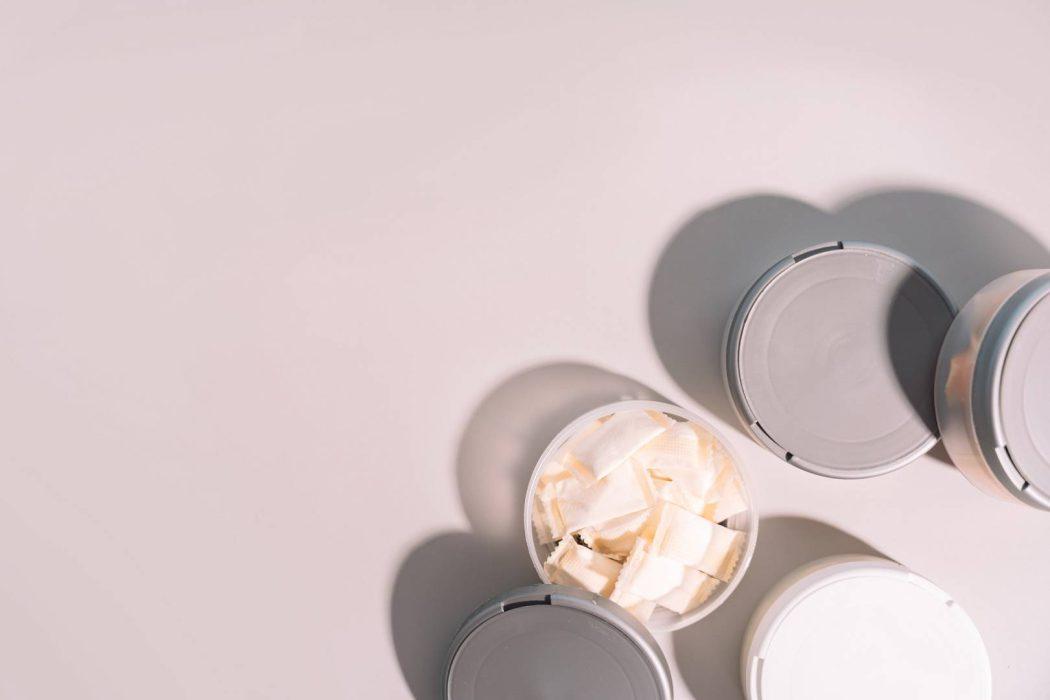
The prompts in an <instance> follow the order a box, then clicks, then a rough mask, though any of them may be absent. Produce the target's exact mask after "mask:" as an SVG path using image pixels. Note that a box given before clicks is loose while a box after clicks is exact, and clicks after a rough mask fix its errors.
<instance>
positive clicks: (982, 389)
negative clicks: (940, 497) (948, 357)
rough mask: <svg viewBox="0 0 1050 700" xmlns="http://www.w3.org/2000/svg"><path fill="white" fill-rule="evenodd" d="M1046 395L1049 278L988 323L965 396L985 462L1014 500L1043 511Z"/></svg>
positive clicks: (1028, 287) (1049, 384)
mask: <svg viewBox="0 0 1050 700" xmlns="http://www.w3.org/2000/svg"><path fill="white" fill-rule="evenodd" d="M1047 390H1050V271H1048V272H1046V273H1045V274H1042V275H1040V276H1038V277H1035V278H1034V279H1032V280H1030V281H1029V282H1027V283H1026V284H1024V285H1023V286H1022V287H1021V288H1020V289H1018V290H1017V291H1016V292H1015V293H1014V294H1013V295H1012V296H1011V297H1010V298H1009V299H1008V300H1007V301H1006V303H1004V304H1003V305H1002V307H1001V308H1000V309H999V310H998V311H997V312H996V314H995V317H994V318H993V319H992V321H991V322H990V323H989V325H988V329H987V331H986V332H985V334H984V341H983V342H982V343H981V347H980V349H979V350H978V352H977V357H976V360H975V362H974V374H973V390H972V396H971V401H972V405H973V422H974V432H975V434H976V437H977V442H978V444H979V446H980V450H981V456H982V458H983V459H984V462H985V463H986V464H987V465H988V466H989V467H990V468H991V470H992V472H993V473H994V474H995V476H996V478H997V479H998V480H999V482H1000V483H1001V484H1002V485H1003V487H1005V488H1006V489H1007V490H1008V491H1009V492H1010V493H1012V494H1013V495H1014V496H1016V497H1017V498H1018V499H1020V500H1022V501H1024V502H1025V503H1027V504H1029V505H1032V506H1035V507H1037V508H1043V509H1047V510H1050V442H1048V441H1050V433H1048V431H1047V426H1048V425H1050V393H1043V392H1046V391H1047ZM1040 394H1041V396H1040ZM1040 399H1041V400H1040Z"/></svg>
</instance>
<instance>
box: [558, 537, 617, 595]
mask: <svg viewBox="0 0 1050 700" xmlns="http://www.w3.org/2000/svg"><path fill="white" fill-rule="evenodd" d="M543 568H544V570H545V571H546V572H547V576H548V577H549V578H550V580H551V583H557V584H560V585H563V586H576V587H578V588H585V589H587V590H588V591H591V592H593V593H598V594H599V595H603V596H606V597H608V596H609V595H610V594H611V593H612V591H613V586H614V585H615V583H616V578H617V577H618V576H619V575H620V562H618V561H614V560H612V559H610V558H609V557H607V556H605V555H603V554H599V553H598V552H595V551H594V550H592V549H588V548H587V547H584V546H583V545H581V544H578V543H577V542H576V540H575V539H573V538H572V537H566V538H565V539H563V540H562V541H561V542H559V543H558V546H557V547H556V548H555V549H554V551H553V552H551V555H550V556H549V557H547V561H546V562H545V563H544V564H543Z"/></svg>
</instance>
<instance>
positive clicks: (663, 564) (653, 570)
mask: <svg viewBox="0 0 1050 700" xmlns="http://www.w3.org/2000/svg"><path fill="white" fill-rule="evenodd" d="M718 583H719V582H718V580H717V579H715V578H712V577H710V576H707V575H706V574H704V573H702V572H700V571H696V570H695V569H690V568H689V567H687V566H685V565H684V564H682V563H681V562H678V561H675V560H674V559H670V558H668V557H664V556H661V555H659V554H657V553H655V552H654V551H652V548H651V547H650V546H649V544H648V543H647V542H646V541H645V540H638V541H637V542H636V543H635V546H634V548H633V549H632V550H631V554H630V556H628V557H627V561H626V562H624V565H623V568H622V569H621V570H620V577H619V579H617V581H616V587H615V588H614V589H613V595H612V598H611V599H612V600H613V601H614V602H620V601H625V602H627V603H634V602H635V598H643V599H645V600H648V601H651V602H653V603H656V604H657V605H660V606H662V607H665V608H667V609H668V610H671V611H673V612H676V613H679V614H682V613H685V612H688V611H689V610H692V609H693V608H695V607H696V606H698V605H700V604H701V603H703V602H704V601H705V600H707V598H709V597H710V596H711V593H712V592H713V591H714V590H715V589H716V588H717V587H718ZM622 604H623V603H621V605H622ZM625 607H626V606H625Z"/></svg>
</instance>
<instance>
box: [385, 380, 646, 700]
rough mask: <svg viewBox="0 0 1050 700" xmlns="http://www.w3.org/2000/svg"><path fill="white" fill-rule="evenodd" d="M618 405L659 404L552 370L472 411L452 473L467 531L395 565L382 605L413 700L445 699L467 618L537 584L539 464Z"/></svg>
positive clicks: (507, 385) (640, 391)
mask: <svg viewBox="0 0 1050 700" xmlns="http://www.w3.org/2000/svg"><path fill="white" fill-rule="evenodd" d="M623 399H653V400H662V397H661V396H660V395H659V394H657V393H656V392H654V391H653V390H652V389H649V388H648V387H646V386H645V385H643V384H640V383H639V382H636V381H634V380H632V379H630V378H628V377H624V376H622V375H619V374H615V373H613V372H608V371H606V370H603V369H600V368H598V367H594V366H591V365H586V364H582V363H575V362H559V363H551V364H545V365H539V366H536V367H532V368H529V369H526V370H524V371H522V372H519V373H517V374H515V375H513V376H511V377H510V378H508V379H507V380H505V381H504V382H502V383H500V384H499V385H498V386H497V387H496V388H495V389H493V390H492V391H491V392H489V393H488V394H487V395H486V396H484V397H483V398H482V400H481V401H480V402H479V403H478V405H477V407H476V408H475V409H474V411H473V413H472V414H471V416H470V418H469V419H468V421H467V424H466V427H465V429H464V431H463V435H462V437H461V439H460V444H459V450H458V453H457V458H456V465H455V472H456V479H457V482H458V485H459V493H460V499H461V501H462V504H463V510H464V512H465V514H466V516H467V519H468V520H469V521H470V525H471V528H472V531H471V532H469V533H468V532H447V533H442V534H439V535H436V536H434V537H431V538H429V539H427V540H425V541H423V542H422V543H420V544H419V545H418V546H416V547H415V548H414V549H413V550H412V551H411V552H410V553H409V554H408V556H407V557H406V558H405V560H404V561H403V562H402V563H401V566H400V568H399V569H398V572H397V575H396V578H395V581H394V586H393V591H392V593H391V597H390V629H391V637H392V639H393V643H394V648H395V651H396V653H397V659H398V663H399V664H400V666H401V673H402V675H403V676H404V678H405V682H406V684H407V685H408V687H409V690H410V691H411V693H412V696H413V697H414V698H415V700H432V699H435V700H436V699H438V698H442V697H443V692H442V688H441V679H442V676H443V673H444V668H445V664H446V663H447V661H448V651H449V649H448V645H449V642H450V641H451V640H452V637H453V636H454V635H455V633H456V631H457V630H458V629H459V626H460V625H461V624H462V623H463V621H464V620H465V619H466V618H467V616H468V615H469V614H470V612H471V611H472V610H474V609H475V608H476V607H478V606H479V605H481V604H483V603H484V602H486V601H487V600H489V599H490V598H492V597H494V596H496V595H498V594H500V593H502V592H504V591H507V590H510V589H511V588H515V587H517V586H523V585H528V584H532V583H537V582H538V579H537V576H536V572H535V570H534V569H533V567H532V563H531V561H530V560H529V555H528V551H527V549H526V546H525V532H524V516H523V513H524V511H523V508H524V502H525V491H526V489H527V486H528V481H529V478H530V476H531V474H532V469H533V467H534V466H535V464H536V461H537V460H538V459H539V457H540V454H541V453H542V452H543V450H544V449H545V448H546V446H547V444H548V443H549V442H550V440H551V439H552V438H554V436H555V435H556V434H557V433H558V432H559V431H560V430H561V429H562V428H563V427H564V426H565V425H566V424H568V423H569V422H570V421H571V420H572V419H574V418H576V417H577V416H579V415H581V414H583V413H585V412H586V411H588V410H590V409H592V408H596V407H598V406H600V405H602V404H606V403H610V402H613V401H619V400H623Z"/></svg>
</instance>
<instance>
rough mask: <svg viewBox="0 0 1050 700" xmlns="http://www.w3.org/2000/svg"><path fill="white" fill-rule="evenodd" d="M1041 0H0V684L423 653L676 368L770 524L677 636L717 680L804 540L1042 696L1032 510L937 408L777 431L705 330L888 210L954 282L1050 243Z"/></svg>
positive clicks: (290, 694)
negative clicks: (901, 426) (577, 436)
mask: <svg viewBox="0 0 1050 700" xmlns="http://www.w3.org/2000/svg"><path fill="white" fill-rule="evenodd" d="M1048 36H1050V6H1047V4H1046V3H1042V2H1019V1H1012V2H999V3H970V2H913V1H909V2H900V1H896V0H879V1H878V2H867V1H862V2H850V3H841V2H823V1H811V2H793V3H784V2H733V3H726V2H721V3H713V2H706V3H700V2H697V3H688V2H618V1H614V2H608V1H604V2H591V1H584V2H546V1H539V2H502V1H499V0H497V1H492V2H445V3H440V2H438V3H426V2H396V1H383V2H379V1H373V0H356V1H354V0H352V1H351V2H341V3H339V2H332V3H320V2H299V1H296V2H292V1H290V0H278V1H266V0H261V1H259V2H243V1H236V2H235V1H231V0H214V1H212V2H193V1H190V2H161V1H159V0H155V1H150V0H146V1H142V2H132V1H107V0H99V1H96V2H75V1H74V0H65V1H60V2H50V1H47V0H44V1H42V2H30V1H28V0H25V1H21V2H19V1H12V2H6V3H4V4H3V5H2V6H0V95H2V105H3V106H2V109H0V563H2V567H3V569H2V572H0V698H3V699H4V700H7V699H12V700H14V699H17V700H23V699H33V700H36V699H45V698H46V699H50V698H84V699H88V698H98V699H102V698H105V699H107V700H114V699H119V698H129V699H131V698H134V699H136V700H137V699H140V698H151V699H154V700H168V699H171V698H311V699H312V700H328V699H333V700H334V699H350V698H353V699H358V698H382V699H386V698H391V699H398V698H414V700H429V699H430V698H434V697H436V693H437V686H436V680H437V674H438V673H439V672H440V666H441V663H442V661H443V659H444V654H445V647H444V645H445V644H446V642H447V641H448V639H449V637H450V636H451V635H452V633H453V632H454V630H455V627H456V625H458V623H459V622H460V621H461V620H462V619H463V617H464V616H465V615H466V614H467V612H469V610H470V609H471V608H472V607H474V606H475V605H477V604H479V603H481V602H482V601H483V600H484V599H485V598H486V597H488V596H489V595H491V594H494V593H497V592H499V591H500V590H502V589H505V588H508V587H510V586H512V585H515V584H517V583H527V582H531V581H533V580H535V575H534V573H533V572H532V569H531V566H530V564H529V562H528V558H527V556H526V555H525V549H524V543H523V534H522V532H521V529H520V528H521V524H520V521H521V515H520V508H521V495H522V493H523V492H524V483H523V481H522V479H523V478H524V475H525V474H526V473H527V472H528V470H529V469H531V466H532V463H533V462H534V460H535V459H536V457H537V456H538V455H539V453H540V451H541V450H542V448H543V446H544V445H545V443H546V441H547V440H548V439H549V438H550V437H551V436H552V435H553V434H554V433H555V432H556V431H557V430H558V429H559V428H560V427H561V425H563V424H564V422H565V421H567V420H569V419H571V418H572V417H573V416H575V415H576V414H578V413H581V412H583V411H584V410H587V409H589V408H591V407H592V406H593V405H596V404H597V403H599V402H605V401H609V400H614V399H618V398H620V397H622V396H663V397H666V398H667V399H669V400H672V401H676V402H680V403H682V405H684V406H687V407H689V408H691V409H694V410H697V411H699V412H701V413H702V414H703V415H706V416H708V417H710V418H711V419H712V420H714V421H716V422H717V423H718V425H719V426H720V427H722V428H723V430H724V431H726V432H727V434H728V435H729V437H730V439H731V440H732V441H733V444H734V446H735V447H736V448H737V449H738V450H739V452H740V453H741V455H742V456H743V458H744V459H745V460H746V462H747V467H748V468H749V469H750V470H751V473H752V474H753V476H754V481H755V484H756V487H757V496H758V502H759V504H760V507H761V509H762V513H763V515H764V520H763V524H762V526H761V527H762V535H761V537H760V541H759V548H758V552H757V554H756V557H755V560H754V564H753V567H752V570H751V572H750V573H749V575H748V577H747V578H746V579H745V582H744V584H743V585H742V586H741V587H740V589H739V590H738V591H737V593H736V594H734V596H733V597H732V598H731V599H730V601H729V602H728V603H727V604H726V605H725V606H724V608H722V609H721V610H719V611H718V612H717V613H716V614H714V615H712V616H711V617H710V618H708V619H706V620H704V621H703V622H701V623H699V624H697V625H695V626H693V627H690V628H688V629H686V630H683V631H680V632H678V633H675V634H673V635H663V636H662V637H661V642H662V644H663V646H664V649H665V651H666V653H667V656H668V658H669V659H670V660H671V662H672V665H673V666H674V667H675V669H676V670H675V679H676V689H677V693H678V697H681V698H685V699H687V698H690V697H696V698H702V699H703V700H738V699H739V698H740V697H741V694H740V689H739V685H738V681H737V658H738V657H737V655H738V650H739V644H740V638H741V635H742V632H743V626H744V624H745V623H746V620H747V617H748V616H749V615H750V613H751V611H752V609H753V608H754V606H755V604H756V603H757V601H758V600H759V598H760V597H761V595H762V594H763V593H764V592H765V591H766V590H767V589H768V588H769V587H770V586H771V585H772V584H773V583H774V582H775V581H776V579H777V578H778V577H779V576H781V575H783V574H784V573H786V572H787V571H789V570H790V569H791V568H793V567H794V566H796V565H798V564H801V563H804V562H805V561H807V560H809V559H812V558H815V557H817V556H822V555H825V554H837V553H845V552H853V551H860V552H871V551H876V552H881V553H883V554H884V555H886V556H889V557H892V558H894V559H896V560H898V561H900V562H902V563H903V564H905V565H907V566H909V567H911V568H912V569H914V570H916V571H917V572H919V573H921V574H923V575H925V576H926V577H928V578H930V579H932V580H933V581H934V582H936V583H937V584H938V585H940V586H941V587H943V588H944V589H946V590H947V591H949V592H951V593H952V594H953V595H954V596H955V598H956V600H957V601H958V602H959V603H960V604H961V605H962V606H963V607H964V608H965V609H966V610H967V611H968V612H969V613H970V615H971V616H972V617H973V619H974V620H975V622H976V623H977V625H978V627H979V628H980V630H981V632H982V634H983V635H984V639H985V642H986V644H987V646H988V650H989V654H990V656H991V662H992V667H993V672H994V679H995V688H996V697H1001V698H1009V699H1010V700H1039V699H1042V698H1046V697H1047V696H1048V695H1050V666H1048V665H1047V663H1046V650H1047V643H1046V629H1047V628H1048V627H1050V606H1047V605H1046V604H1045V601H1046V592H1047V590H1048V589H1050V558H1047V557H1046V552H1047V542H1048V538H1050V514H1047V513H1041V512H1037V511H1035V510H1030V509H1025V508H1022V507H1020V506H1016V505H1012V504H1008V503H1000V502H997V501H995V500H992V499H990V498H988V497H986V496H984V495H982V494H981V493H979V492H978V491H977V490H976V489H974V488H972V487H971V486H970V485H969V484H968V483H967V482H966V481H965V480H964V479H963V477H962V476H961V475H959V474H958V473H956V472H955V470H954V469H953V468H951V467H950V466H949V465H948V464H946V461H945V458H944V455H943V452H941V451H937V452H935V453H933V454H931V455H930V456H928V457H925V458H923V459H921V460H919V461H918V462H917V463H915V464H913V465H911V466H910V467H908V468H906V469H904V470H901V471H900V472H897V473H894V474H892V475H889V476H884V477H880V478H876V479H871V480H867V481H859V482H841V481H832V480H827V479H821V478H818V477H815V476H811V475H809V474H805V473H803V472H801V471H798V470H795V469H792V468H790V467H788V466H786V465H784V464H782V463H780V462H779V461H777V459H776V458H774V457H773V456H772V455H770V454H768V453H766V452H765V451H763V450H762V449H761V448H759V447H758V446H756V445H754V444H752V443H751V442H750V441H749V440H748V439H747V438H746V437H745V436H744V434H743V433H742V432H741V431H740V430H739V429H738V427H737V426H736V425H735V423H734V422H733V421H732V416H731V414H730V411H729V405H728V403H727V401H726V398H725V396H724V394H723V392H722V390H721V385H720V378H719V375H718V366H717V362H718V354H717V350H718V344H719V342H720V339H721V331H722V326H723V323H724V321H725V318H726V316H727V315H728V313H729V311H730V309H731V307H732V304H733V302H734V300H735V299H736V298H737V297H738V295H739V294H740V293H741V292H742V291H743V289H744V288H745V287H746V286H747V285H748V284H749V283H750V282H751V281H752V280H753V279H754V278H755V276H756V275H757V274H758V273H759V272H761V270H763V269H764V268H765V267H766V266H768V265H769V264H770V263H771V262H773V261H774V260H776V259H778V258H780V257H783V256H784V255H786V254H788V253H789V252H791V251H793V250H795V249H797V248H800V247H804V246H806V245H810V244H813V243H819V242H821V241H824V240H831V239H838V238H860V239H867V240H873V241H875V242H878V243H885V244H889V245H893V246H895V247H897V248H900V249H901V250H904V251H905V252H908V253H909V254H911V255H913V256H914V257H916V258H918V259H919V261H920V262H922V263H923V264H925V265H926V266H927V267H928V268H929V269H931V270H932V271H933V272H934V274H935V275H936V276H937V277H938V278H939V279H940V280H941V282H942V283H943V284H944V285H945V287H946V288H947V290H948V292H949V293H950V294H952V295H953V297H955V299H956V301H958V302H963V301H965V299H966V298H967V297H968V296H969V295H970V294H972V293H973V292H974V291H976V289H978V288H979V287H980V286H981V285H982V284H983V283H984V282H986V281H988V280H990V279H992V278H993V277H995V276H996V275H998V274H1001V273H1002V272H1006V271H1009V270H1013V269H1021V268H1025V267H1033V266H1041V267H1050V253H1048V252H1047V250H1048V247H1050V196H1048V190H1047V183H1048V182H1050V118H1048V115H1050V80H1048V78H1047V66H1050V42H1048V41H1047V37H1048Z"/></svg>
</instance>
